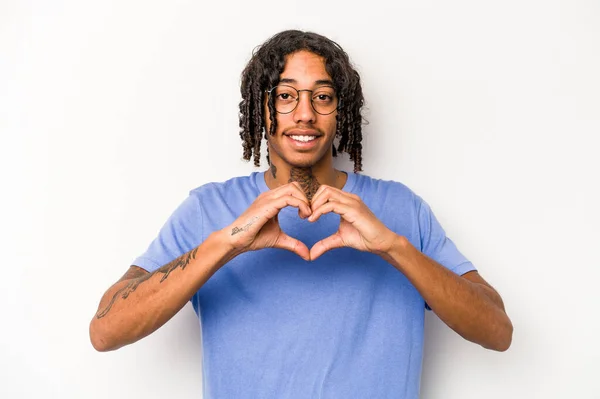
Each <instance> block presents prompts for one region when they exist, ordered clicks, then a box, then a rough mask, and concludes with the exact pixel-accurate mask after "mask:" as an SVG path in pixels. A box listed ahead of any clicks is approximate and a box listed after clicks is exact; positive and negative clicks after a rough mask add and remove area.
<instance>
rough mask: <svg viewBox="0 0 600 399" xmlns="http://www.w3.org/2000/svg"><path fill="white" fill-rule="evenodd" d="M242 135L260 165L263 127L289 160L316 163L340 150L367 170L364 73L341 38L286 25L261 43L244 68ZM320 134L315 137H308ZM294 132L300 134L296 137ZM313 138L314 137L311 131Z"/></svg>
mask: <svg viewBox="0 0 600 399" xmlns="http://www.w3.org/2000/svg"><path fill="white" fill-rule="evenodd" d="M241 92H242V101H241V102H240V129H241V130H240V137H241V138H242V140H243V147H244V159H246V160H250V158H251V157H252V156H254V164H255V165H256V166H259V165H260V145H261V140H262V131H263V129H265V132H266V133H265V137H266V138H267V140H268V141H269V146H270V148H271V150H272V151H273V154H271V156H273V157H276V156H278V157H280V158H282V159H283V160H284V161H286V162H287V163H288V164H290V165H293V166H299V167H308V166H312V165H313V164H314V163H316V162H318V161H320V160H321V159H323V158H324V157H331V156H335V155H336V149H335V147H334V146H333V139H334V137H338V138H339V144H338V147H337V150H338V151H343V152H347V153H349V154H350V159H351V160H352V161H354V171H355V172H358V171H360V170H362V156H361V149H362V146H361V140H362V126H361V124H362V116H361V109H362V105H363V101H364V100H363V95H362V88H361V86H360V77H359V75H358V73H357V72H356V70H355V69H354V68H353V67H352V65H351V64H350V60H349V58H348V55H347V54H346V53H345V52H344V50H343V49H342V48H341V47H340V46H339V45H338V44H337V43H335V42H333V41H331V40H329V39H327V38H326V37H324V36H321V35H318V34H316V33H311V32H301V31H284V32H281V33H278V34H277V35H275V36H273V37H272V38H270V39H269V40H267V41H266V42H265V43H264V44H262V45H261V46H260V47H258V48H257V49H256V50H255V51H254V53H253V56H252V59H251V60H250V61H249V62H248V65H247V66H246V68H245V69H244V72H243V73H242V85H241ZM312 135H315V136H317V139H315V140H314V143H306V142H305V141H306V140H307V138H309V137H298V136H312ZM291 137H294V138H295V139H299V140H295V141H289V140H292V139H291ZM310 139H312V137H310Z"/></svg>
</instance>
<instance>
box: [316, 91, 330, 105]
mask: <svg viewBox="0 0 600 399" xmlns="http://www.w3.org/2000/svg"><path fill="white" fill-rule="evenodd" d="M313 101H317V102H320V103H328V102H331V101H333V96H332V95H331V94H329V93H317V94H316V95H315V96H314V97H313Z"/></svg>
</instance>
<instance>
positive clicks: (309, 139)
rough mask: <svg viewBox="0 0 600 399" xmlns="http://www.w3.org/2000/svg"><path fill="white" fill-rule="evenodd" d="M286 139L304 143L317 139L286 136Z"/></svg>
mask: <svg viewBox="0 0 600 399" xmlns="http://www.w3.org/2000/svg"><path fill="white" fill-rule="evenodd" d="M288 137H290V138H291V139H292V140H296V141H302V142H304V143H307V142H309V141H313V140H314V139H316V138H317V136H288Z"/></svg>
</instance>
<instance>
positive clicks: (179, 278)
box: [90, 232, 234, 351]
mask: <svg viewBox="0 0 600 399" xmlns="http://www.w3.org/2000/svg"><path fill="white" fill-rule="evenodd" d="M220 234H221V233H220V232H217V233H213V234H212V235H210V236H209V237H208V238H207V239H206V240H205V241H204V242H203V243H202V244H200V245H199V246H198V247H197V248H195V249H194V250H192V251H190V252H188V253H186V254H184V255H182V256H181V257H179V258H177V259H175V260H174V261H172V262H170V263H168V264H166V265H164V266H162V267H161V268H159V269H158V270H156V271H154V272H152V273H145V274H143V275H141V276H139V277H136V278H131V279H126V280H123V281H120V282H118V283H116V284H115V285H113V286H112V287H111V288H110V289H109V290H108V291H107V292H106V293H105V294H104V296H103V297H102V300H101V301H100V305H99V307H98V312H97V313H96V315H95V316H94V318H93V319H92V321H91V323H90V339H91V341H92V344H93V345H94V347H95V348H96V349H97V350H99V351H109V350H115V349H118V348H120V347H122V346H125V345H128V344H131V343H133V342H135V341H137V340H139V339H141V338H143V337H145V336H147V335H149V334H151V333H152V332H154V331H155V330H157V329H158V328H159V327H161V326H162V325H163V324H164V323H166V322H167V321H168V320H169V319H171V318H172V317H173V316H174V315H175V314H176V313H177V312H178V311H179V310H180V309H181V308H183V306H184V305H185V304H186V303H187V301H189V300H190V298H191V297H192V296H193V295H194V294H195V293H196V291H198V289H199V288H200V287H201V286H202V285H203V284H204V283H205V282H206V281H207V280H208V279H209V278H210V277H211V276H212V275H213V274H214V273H215V272H216V271H217V270H218V269H219V268H220V267H221V266H222V265H224V264H225V263H226V262H228V261H229V260H230V259H231V258H233V256H234V255H233V254H232V253H231V251H230V249H229V247H228V246H227V245H226V243H225V241H224V240H223V239H222V236H221V235H220Z"/></svg>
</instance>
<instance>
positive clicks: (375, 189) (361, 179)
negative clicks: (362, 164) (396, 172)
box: [353, 173, 421, 205]
mask: <svg viewBox="0 0 600 399" xmlns="http://www.w3.org/2000/svg"><path fill="white" fill-rule="evenodd" d="M354 178H355V180H356V182H355V185H354V190H353V191H355V192H356V193H357V194H358V195H359V196H361V197H375V198H378V199H379V200H383V199H386V198H390V199H395V200H396V201H402V202H406V203H410V204H415V205H417V204H418V203H420V201H421V198H420V197H419V196H418V195H417V194H416V193H415V192H414V191H413V190H412V189H411V188H409V187H408V186H407V185H406V184H404V183H401V182H399V181H396V180H385V179H378V178H374V177H371V176H368V175H364V174H358V173H357V174H354Z"/></svg>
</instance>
